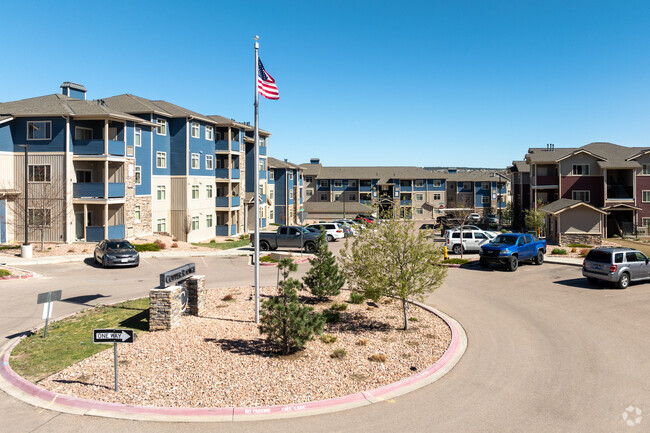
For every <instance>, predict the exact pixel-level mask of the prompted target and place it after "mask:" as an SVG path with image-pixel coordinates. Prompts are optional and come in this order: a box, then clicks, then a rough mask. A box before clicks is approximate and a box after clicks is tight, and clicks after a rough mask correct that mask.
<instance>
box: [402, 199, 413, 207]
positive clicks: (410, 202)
mask: <svg viewBox="0 0 650 433" xmlns="http://www.w3.org/2000/svg"><path fill="white" fill-rule="evenodd" d="M399 204H400V205H402V206H411V205H412V204H413V200H400V201H399Z"/></svg>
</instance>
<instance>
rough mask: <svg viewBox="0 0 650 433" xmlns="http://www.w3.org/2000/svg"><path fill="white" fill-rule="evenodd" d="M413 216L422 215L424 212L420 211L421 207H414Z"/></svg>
mask: <svg viewBox="0 0 650 433" xmlns="http://www.w3.org/2000/svg"><path fill="white" fill-rule="evenodd" d="M415 214H416V215H423V214H424V211H423V210H422V208H421V207H416V208H415Z"/></svg>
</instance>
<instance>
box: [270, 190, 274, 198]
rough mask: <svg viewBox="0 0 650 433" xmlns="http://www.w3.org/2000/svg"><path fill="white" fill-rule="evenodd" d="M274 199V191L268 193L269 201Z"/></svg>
mask: <svg viewBox="0 0 650 433" xmlns="http://www.w3.org/2000/svg"><path fill="white" fill-rule="evenodd" d="M274 198H275V190H270V191H269V199H271V200H273V199H274Z"/></svg>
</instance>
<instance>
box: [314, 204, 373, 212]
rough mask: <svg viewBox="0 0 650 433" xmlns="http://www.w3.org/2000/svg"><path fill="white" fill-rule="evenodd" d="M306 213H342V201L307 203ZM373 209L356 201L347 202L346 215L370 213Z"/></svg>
mask: <svg viewBox="0 0 650 433" xmlns="http://www.w3.org/2000/svg"><path fill="white" fill-rule="evenodd" d="M303 207H304V208H305V211H306V212H307V213H308V214H309V212H312V213H342V212H343V202H342V201H314V202H312V201H305V202H304V203H303ZM372 211H373V208H372V207H370V206H367V205H365V204H362V203H359V202H356V201H346V202H345V213H350V214H353V213H370V212H372Z"/></svg>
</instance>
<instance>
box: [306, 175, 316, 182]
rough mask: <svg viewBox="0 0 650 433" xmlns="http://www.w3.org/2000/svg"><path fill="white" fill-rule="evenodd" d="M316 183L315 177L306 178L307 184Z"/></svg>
mask: <svg viewBox="0 0 650 433" xmlns="http://www.w3.org/2000/svg"><path fill="white" fill-rule="evenodd" d="M313 181H314V176H305V182H307V183H312V182H313Z"/></svg>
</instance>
